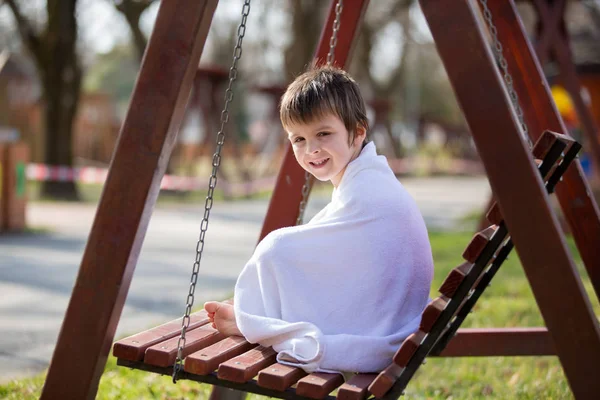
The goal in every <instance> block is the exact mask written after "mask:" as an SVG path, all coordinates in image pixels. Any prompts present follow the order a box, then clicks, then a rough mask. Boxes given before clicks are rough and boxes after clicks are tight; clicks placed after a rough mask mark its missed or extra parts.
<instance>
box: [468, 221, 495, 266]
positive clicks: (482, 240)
mask: <svg viewBox="0 0 600 400" xmlns="http://www.w3.org/2000/svg"><path fill="white" fill-rule="evenodd" d="M496 229H498V227H497V226H495V225H492V226H489V227H487V228H485V229H484V230H482V231H481V232H477V233H476V234H475V235H474V236H473V238H472V239H471V241H470V242H469V244H468V245H467V248H466V249H465V251H464V252H463V255H462V256H463V258H464V259H465V260H467V261H468V262H470V263H473V264H475V262H476V261H477V258H478V257H479V255H480V254H481V252H482V251H483V249H485V246H487V244H488V243H489V242H490V239H491V238H492V236H493V235H494V232H496Z"/></svg>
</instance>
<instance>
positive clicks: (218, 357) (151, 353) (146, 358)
mask: <svg viewBox="0 0 600 400" xmlns="http://www.w3.org/2000/svg"><path fill="white" fill-rule="evenodd" d="M580 149H581V146H580V145H579V143H577V142H575V141H574V140H573V139H572V138H570V137H568V136H565V135H561V134H557V133H554V132H550V131H546V132H544V134H543V135H542V136H541V137H540V138H539V140H538V141H537V142H536V144H535V146H534V148H533V149H532V153H533V157H534V159H535V160H536V164H537V165H538V170H539V172H540V175H541V176H542V179H543V181H544V183H545V186H546V189H547V191H548V193H552V192H553V191H554V187H555V186H556V184H557V183H558V182H559V180H560V179H561V177H562V175H563V173H564V172H565V171H566V170H567V168H568V166H569V165H570V163H571V161H572V160H573V159H575V157H576V156H577V153H578V152H579V150H580ZM487 218H488V220H489V222H490V223H491V224H492V225H491V226H489V227H488V228H486V229H484V230H482V231H480V232H478V233H477V234H475V236H474V237H473V239H472V240H471V242H470V243H469V245H468V246H467V248H466V249H465V251H464V253H463V258H464V259H465V262H464V263H463V264H461V265H460V266H458V267H456V268H454V269H453V270H452V271H450V273H449V275H448V277H447V278H446V279H445V280H444V282H443V283H442V285H441V286H440V288H439V292H440V294H441V295H440V296H439V297H437V298H435V299H434V300H432V301H431V302H430V303H429V305H428V306H427V307H426V308H425V310H424V311H423V314H422V319H421V324H420V327H419V331H417V332H415V333H413V334H412V335H410V336H409V337H408V338H407V339H406V340H405V341H404V342H403V343H402V345H401V346H400V348H399V349H398V351H397V352H396V354H395V356H394V357H393V362H392V363H391V364H390V365H389V366H388V367H387V368H385V369H384V370H383V371H381V372H380V373H379V374H374V373H373V374H357V375H355V376H354V377H352V378H351V379H350V380H349V381H348V382H346V383H344V381H343V378H342V376H341V375H339V374H327V373H312V374H306V373H305V372H304V371H303V370H302V369H300V368H294V367H289V366H285V365H282V364H279V363H277V362H276V352H275V351H274V350H273V349H271V348H266V347H263V346H259V345H255V344H250V343H248V342H246V341H245V340H244V338H242V337H236V336H232V337H224V336H223V335H222V334H221V333H220V332H218V331H217V330H216V329H214V328H212V327H211V326H210V325H209V320H208V317H207V315H206V312H205V311H199V312H196V313H194V314H192V315H191V322H190V326H189V331H188V333H187V341H186V347H185V348H184V352H183V356H184V357H185V363H184V370H183V371H181V372H180V373H179V378H180V379H189V380H194V381H199V382H205V383H209V384H212V385H218V386H224V387H228V388H232V389H237V390H241V391H245V392H253V393H257V394H262V395H266V396H271V397H277V398H284V399H296V398H311V399H325V398H328V399H333V398H334V397H332V396H330V393H331V392H333V391H334V390H336V389H337V396H336V398H337V399H365V398H367V397H368V396H369V395H370V394H372V395H374V396H375V397H377V398H397V397H398V396H399V395H401V394H402V392H403V391H404V389H405V388H406V386H407V384H408V382H409V381H410V379H411V378H412V376H413V375H414V373H415V372H416V370H417V369H418V367H419V366H420V365H421V364H423V363H424V360H425V357H427V356H428V355H434V356H435V355H440V354H441V353H442V352H443V351H444V349H445V348H446V346H447V345H448V344H449V343H451V339H452V338H453V337H454V336H455V334H456V332H457V330H458V327H459V326H460V325H461V323H462V322H463V321H464V319H465V318H466V316H467V315H468V314H469V312H471V310H472V309H473V307H474V305H475V303H476V301H477V299H478V298H479V297H480V296H481V294H482V293H483V291H484V290H485V288H486V287H487V286H488V285H489V283H490V281H491V279H492V278H493V276H494V275H495V274H496V272H497V271H498V269H499V268H500V266H501V264H502V263H503V262H504V260H505V259H506V258H507V256H508V254H509V253H510V251H511V250H512V247H513V245H512V241H511V239H510V235H509V231H508V228H507V227H506V225H505V223H504V221H503V217H502V214H501V212H500V208H499V206H498V204H497V203H495V204H494V205H493V206H492V207H491V208H490V210H489V212H488V214H487ZM180 332H181V319H177V320H174V321H171V322H168V323H166V324H164V325H161V326H158V327H156V328H153V329H150V330H147V331H144V332H141V333H138V334H136V335H133V336H130V337H128V338H125V339H122V340H119V341H118V342H116V343H115V344H114V347H113V355H114V356H115V357H117V359H118V361H117V364H118V365H121V366H125V367H130V368H135V369H140V370H144V371H150V372H154V373H158V374H163V375H169V376H171V375H172V373H173V364H174V362H175V359H176V357H177V346H178V339H179V334H180Z"/></svg>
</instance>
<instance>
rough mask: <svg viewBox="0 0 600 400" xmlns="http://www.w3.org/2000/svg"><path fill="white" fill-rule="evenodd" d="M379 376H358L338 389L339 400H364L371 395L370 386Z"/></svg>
mask: <svg viewBox="0 0 600 400" xmlns="http://www.w3.org/2000/svg"><path fill="white" fill-rule="evenodd" d="M375 378H377V374H357V375H354V376H353V377H352V378H350V379H349V380H348V382H346V383H344V384H343V385H342V386H340V388H339V389H338V393H337V397H336V398H337V400H363V399H366V398H367V396H368V395H369V391H368V388H369V385H370V384H371V383H373V381H374V380H375Z"/></svg>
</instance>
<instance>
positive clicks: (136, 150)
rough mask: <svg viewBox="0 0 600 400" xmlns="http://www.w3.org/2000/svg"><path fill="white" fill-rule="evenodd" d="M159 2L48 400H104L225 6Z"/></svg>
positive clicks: (189, 0)
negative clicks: (114, 350)
mask: <svg viewBox="0 0 600 400" xmlns="http://www.w3.org/2000/svg"><path fill="white" fill-rule="evenodd" d="M56 4H58V3H56ZM159 4H160V5H159V8H158V14H157V16H156V21H155V22H154V27H153V29H152V35H151V36H150V39H149V41H148V46H147V47H146V52H145V54H144V58H143V60H142V65H141V67H140V73H139V76H138V79H137V81H136V84H135V88H134V90H133V94H132V95H131V101H130V107H129V109H128V111H127V116H126V117H125V120H124V122H123V126H122V128H121V131H120V134H119V140H118V143H117V147H116V149H115V151H114V153H113V157H112V160H111V163H110V171H109V173H108V177H107V179H106V182H105V184H104V189H103V192H102V198H101V199H100V201H99V203H98V207H97V211H96V216H95V218H94V223H93V225H92V230H91V232H90V235H89V237H88V240H87V243H86V246H85V251H84V254H83V257H82V261H81V265H80V267H79V272H78V274H77V280H76V281H75V283H74V285H73V291H72V294H71V299H70V301H69V305H68V307H67V310H66V314H65V318H64V320H63V323H62V327H61V330H60V335H59V337H58V341H57V343H56V348H55V349H54V355H53V356H52V361H51V362H50V368H49V370H48V374H47V376H46V382H45V384H44V388H43V389H42V395H41V399H43V400H55V399H91V398H94V397H95V395H96V392H97V388H98V383H99V382H100V376H101V375H102V371H104V366H105V364H106V360H107V358H108V353H109V352H110V343H112V342H113V339H114V335H115V331H116V329H117V325H118V323H119V318H120V316H121V312H122V311H123V305H124V304H125V298H126V297H127V292H128V290H129V287H130V284H131V278H132V277H133V274H134V270H135V265H136V263H137V261H138V258H139V253H140V250H141V248H142V245H143V242H144V236H145V235H146V231H147V228H148V224H149V221H150V217H151V215H152V210H153V208H154V205H155V203H156V199H157V197H158V193H159V191H160V182H161V179H162V176H163V174H164V172H165V169H166V167H167V163H168V162H169V158H170V154H171V151H172V149H173V146H174V145H175V143H176V142H177V132H178V130H179V126H180V125H181V121H182V120H183V117H184V114H185V110H186V104H187V101H188V98H189V94H190V90H191V86H192V80H193V77H194V74H195V73H196V69H197V67H198V62H199V60H200V56H201V54H202V50H203V48H204V43H205V41H206V37H207V35H208V31H209V28H210V24H211V21H212V16H213V13H214V11H215V9H216V6H217V0H174V1H161V2H160V3H159Z"/></svg>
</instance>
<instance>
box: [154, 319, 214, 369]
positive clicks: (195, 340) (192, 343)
mask: <svg viewBox="0 0 600 400" xmlns="http://www.w3.org/2000/svg"><path fill="white" fill-rule="evenodd" d="M223 339H225V335H223V334H222V333H220V332H219V331H218V330H216V329H215V328H213V327H212V326H208V325H205V326H201V327H199V328H196V329H193V330H191V331H188V332H187V333H186V335H185V346H184V348H183V356H184V357H186V356H187V355H189V354H192V353H193V352H195V351H198V350H200V349H203V348H205V347H208V346H210V345H212V344H214V343H216V342H218V341H220V340H223ZM178 343H179V336H175V337H174V338H171V339H169V340H166V341H164V342H162V343H157V344H155V345H154V346H151V347H149V348H148V350H146V355H145V356H144V362H145V363H146V364H150V365H156V366H158V367H167V366H169V365H173V363H174V362H175V359H176V358H177V345H178Z"/></svg>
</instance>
